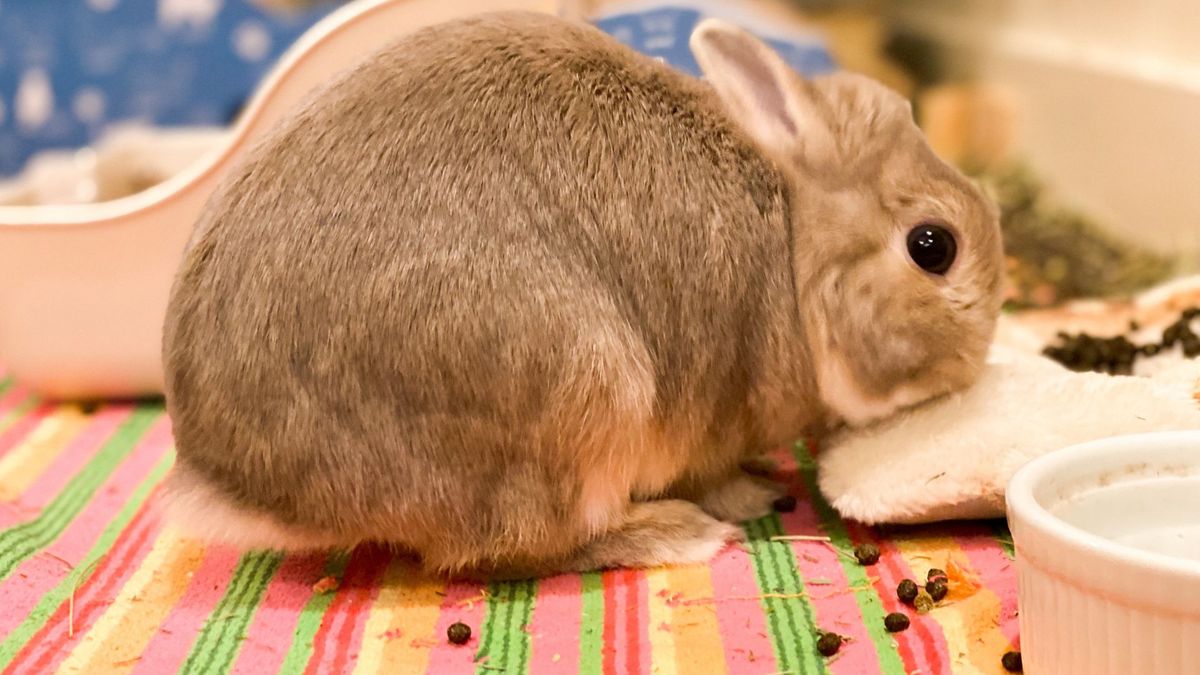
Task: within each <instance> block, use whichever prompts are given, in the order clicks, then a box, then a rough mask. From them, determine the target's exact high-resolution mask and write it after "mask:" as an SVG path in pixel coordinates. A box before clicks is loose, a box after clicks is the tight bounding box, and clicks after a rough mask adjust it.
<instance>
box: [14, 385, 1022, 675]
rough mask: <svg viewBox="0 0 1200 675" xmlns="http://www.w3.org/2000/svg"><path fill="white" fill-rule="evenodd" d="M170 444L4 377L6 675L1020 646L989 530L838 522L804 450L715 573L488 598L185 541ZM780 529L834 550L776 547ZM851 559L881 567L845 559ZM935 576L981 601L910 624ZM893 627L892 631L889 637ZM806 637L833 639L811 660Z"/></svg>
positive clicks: (657, 574)
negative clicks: (915, 589) (174, 496)
mask: <svg viewBox="0 0 1200 675" xmlns="http://www.w3.org/2000/svg"><path fill="white" fill-rule="evenodd" d="M171 443H172V440H171V428H170V423H169V420H168V418H167V416H166V415H165V414H164V413H163V409H162V406H161V405H160V404H157V403H148V404H141V405H129V404H123V405H119V404H106V405H100V406H99V407H97V408H95V409H85V408H82V407H80V406H77V405H60V406H55V405H50V404H47V403H43V402H41V401H40V400H38V398H36V397H35V396H32V395H31V394H30V393H29V392H28V390H27V389H25V388H24V387H22V386H21V385H20V384H18V383H14V382H13V381H12V380H11V379H3V376H2V375H0V669H2V670H3V672H4V673H54V672H57V673H88V674H92V673H138V674H143V673H145V674H151V675H160V674H162V673H171V672H184V673H229V672H232V673H251V674H254V675H260V674H262V673H271V672H284V673H302V672H303V673H376V672H383V673H471V672H473V673H477V674H478V675H489V674H492V673H514V674H515V673H526V672H529V673H573V672H583V673H647V674H649V673H658V674H662V675H669V674H671V673H706V674H707V673H745V674H748V675H766V674H768V673H794V674H796V675H801V674H804V675H807V674H810V673H823V672H830V673H840V674H852V673H877V672H878V673H889V674H891V673H906V674H911V673H917V672H920V673H922V674H924V675H929V674H933V673H999V672H1002V669H1001V667H1000V657H1001V655H1002V654H1003V653H1004V652H1005V651H1006V650H1008V649H1011V648H1013V645H1014V641H1015V640H1016V632H1017V619H1016V611H1015V610H1016V582H1015V575H1014V568H1013V564H1012V546H1011V540H1010V538H1009V535H1008V533H1007V531H1006V530H1005V528H1004V526H1003V524H1002V523H1001V524H998V523H964V524H954V525H945V526H939V527H936V528H924V529H897V530H893V531H882V530H878V529H869V528H865V527H862V526H860V525H857V524H855V523H849V522H844V521H842V520H840V519H839V518H838V516H837V515H836V514H835V513H834V512H833V511H832V510H831V509H830V508H829V506H828V505H827V504H826V503H825V502H824V501H823V500H822V499H821V498H820V496H819V495H818V494H817V493H816V487H815V483H814V480H813V464H812V462H811V457H810V455H809V454H808V453H807V451H806V450H805V449H804V447H803V446H802V445H801V446H797V448H796V450H795V452H791V453H787V452H785V453H780V459H781V472H780V476H779V477H780V478H782V479H783V480H786V481H787V483H788V485H789V487H790V489H791V494H793V495H795V496H796V497H797V498H798V500H799V506H798V508H797V509H796V510H795V512H793V513H784V514H779V515H776V516H771V517H768V518H764V519H762V520H759V521H757V522H752V523H748V524H746V526H745V528H746V534H747V538H748V541H747V542H746V543H745V544H744V545H742V546H740V547H731V548H729V549H728V550H726V551H725V552H724V553H722V554H721V555H720V556H719V557H718V558H717V559H716V560H714V561H713V562H712V563H711V564H710V565H707V566H694V567H681V568H673V569H655V570H648V571H627V570H622V571H611V572H604V573H594V574H584V575H569V576H559V577H555V578H551V579H543V580H539V581H529V582H522V583H497V584H491V585H486V586H484V585H476V584H465V583H450V584H447V583H444V582H442V581H440V580H437V579H431V578H427V577H424V576H422V575H421V574H420V573H419V572H418V571H417V569H416V567H415V566H414V565H413V563H412V562H411V561H410V560H406V559H402V558H398V557H393V556H391V555H389V554H388V553H386V552H384V551H382V550H380V549H378V548H373V547H360V548H358V549H356V550H354V551H352V552H350V553H348V554H339V555H304V556H299V555H287V556H285V555H277V554H264V553H253V554H239V553H238V552H236V551H234V550H230V549H228V548H223V547H206V546H203V545H201V544H199V543H196V542H193V541H188V540H185V539H182V538H180V537H179V536H177V535H176V534H175V533H174V532H173V531H172V530H171V529H170V528H164V526H163V523H162V521H161V518H160V514H159V509H158V507H159V505H160V500H161V498H162V481H163V476H164V474H166V472H167V471H168V470H169V469H170V467H171V463H172V460H173V452H172V449H171ZM896 479H897V480H904V477H903V476H897V477H896ZM783 534H788V535H812V536H824V537H828V538H829V541H828V542H824V541H817V540H811V541H793V542H775V541H771V537H772V536H777V535H783ZM863 542H873V543H875V544H877V545H878V546H879V548H880V549H881V551H882V553H883V555H882V557H881V558H880V560H879V562H878V563H877V564H875V565H872V566H868V567H863V566H860V565H859V564H858V563H857V562H856V561H855V560H853V558H852V556H849V555H847V553H846V552H847V551H848V550H850V549H851V548H852V547H853V545H854V544H856V543H863ZM930 567H940V568H942V569H947V567H949V568H950V569H952V570H956V572H957V571H958V570H961V576H963V577H973V578H975V579H976V580H977V581H978V586H977V587H976V586H975V585H972V584H959V585H956V588H955V590H954V592H952V593H951V595H950V596H949V597H948V598H947V600H946V601H944V602H943V603H942V606H940V607H938V608H936V609H934V610H933V611H932V612H930V613H929V614H927V615H918V614H917V613H916V612H914V611H912V610H911V609H909V608H906V607H904V606H902V605H901V604H900V602H899V601H898V600H897V599H896V594H895V588H896V585H897V583H898V582H899V581H900V580H902V579H904V578H906V577H912V578H917V579H919V580H922V581H923V580H924V579H925V575H926V572H927V570H928V569H929V568H930ZM954 576H959V575H958V574H955V575H954ZM893 611H904V612H906V613H908V614H909V616H910V617H911V618H912V626H911V627H910V628H909V629H908V630H907V631H904V632H901V633H896V634H890V633H887V632H886V631H885V630H884V627H883V617H884V615H886V614H887V613H888V612H893ZM456 621H461V622H464V623H466V624H468V625H469V626H471V627H472V628H473V630H474V635H473V636H472V638H471V640H470V642H469V643H467V644H466V645H463V646H455V645H453V644H450V643H449V642H448V641H447V640H446V630H447V628H448V626H449V625H450V624H451V623H454V622H456ZM819 629H820V630H825V631H832V632H836V633H838V634H841V635H844V636H846V637H848V638H849V642H848V643H846V644H845V645H844V646H843V647H842V649H841V651H840V652H839V653H838V654H836V655H835V656H833V657H832V658H825V657H822V656H820V655H819V654H818V653H817V651H816V648H815V642H816V639H817V637H816V636H817V631H818V630H819Z"/></svg>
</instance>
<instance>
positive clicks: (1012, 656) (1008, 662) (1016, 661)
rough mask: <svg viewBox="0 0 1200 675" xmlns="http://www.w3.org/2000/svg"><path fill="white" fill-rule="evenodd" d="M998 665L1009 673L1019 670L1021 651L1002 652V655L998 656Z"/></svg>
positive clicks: (1020, 669)
mask: <svg viewBox="0 0 1200 675" xmlns="http://www.w3.org/2000/svg"><path fill="white" fill-rule="evenodd" d="M1000 665H1002V666H1004V669H1005V670H1007V671H1008V672H1010V673H1019V672H1021V671H1022V668H1021V652H1004V656H1001V657H1000Z"/></svg>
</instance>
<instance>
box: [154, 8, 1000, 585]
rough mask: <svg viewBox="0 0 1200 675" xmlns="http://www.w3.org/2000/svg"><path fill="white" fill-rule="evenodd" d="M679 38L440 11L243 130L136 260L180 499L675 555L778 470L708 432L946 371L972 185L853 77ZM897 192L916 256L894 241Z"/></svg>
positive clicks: (405, 531)
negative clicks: (941, 251)
mask: <svg viewBox="0 0 1200 675" xmlns="http://www.w3.org/2000/svg"><path fill="white" fill-rule="evenodd" d="M692 44H693V49H694V51H695V52H696V54H697V56H698V58H699V60H700V62H701V64H702V66H703V67H704V69H705V72H706V75H707V76H708V78H709V80H710V81H711V83H712V85H710V84H706V83H705V82H702V81H699V80H695V79H692V78H689V77H687V76H685V75H682V74H680V73H677V72H676V71H674V70H672V69H671V68H669V67H667V66H665V65H662V64H660V63H657V62H655V61H653V60H651V59H648V58H645V57H642V56H640V55H637V54H636V53H634V52H633V51H631V50H629V49H628V48H626V47H624V46H622V45H620V44H618V43H617V42H615V41H614V40H612V39H611V38H609V37H607V36H605V35H604V34H602V33H601V32H599V31H597V30H595V29H593V28H591V27H587V26H584V25H579V24H575V23H571V22H566V21H563V20H560V19H556V18H553V17H549V16H541V15H534V14H516V13H513V14H493V15H487V16H482V17H478V18H473V19H469V20H462V21H457V22H453V23H448V24H443V25H440V26H436V27H432V28H428V29H424V30H421V31H419V32H417V33H415V34H412V35H410V36H408V37H406V38H404V39H402V40H400V41H399V42H397V43H395V44H394V45H393V46H391V47H388V48H386V49H385V50H383V51H382V52H379V53H378V54H376V55H374V56H372V57H371V58H370V59H368V60H367V61H366V62H364V63H363V64H361V65H360V66H359V67H357V68H355V69H354V70H352V71H351V72H349V73H347V74H345V75H344V76H343V77H341V78H339V79H337V80H335V81H334V82H332V83H331V84H330V85H328V86H327V87H326V88H325V89H324V90H323V91H321V92H320V93H319V94H318V95H316V96H315V97H312V98H311V99H310V100H309V102H308V103H307V104H305V105H304V106H303V107H301V108H300V109H299V110H298V111H297V112H296V113H295V114H293V115H292V116H291V117H290V118H289V119H288V120H286V121H285V122H284V123H282V124H281V125H280V126H279V127H278V128H276V129H275V130H274V131H273V132H272V133H271V134H270V135H269V136H268V137H267V138H266V139H265V140H264V142H263V143H261V144H260V145H259V146H258V147H257V148H256V149H255V150H254V151H253V152H252V153H251V154H250V155H249V157H248V158H247V160H246V161H245V162H244V164H243V165H242V166H241V167H240V169H238V170H236V171H235V173H234V174H233V175H232V176H231V178H230V179H229V180H227V181H226V182H225V184H224V185H223V186H222V188H221V189H220V190H219V191H218V192H217V194H215V195H214V197H213V199H212V201H211V202H210V204H209V206H208V208H207V209H206V212H205V215H204V216H203V218H202V220H201V221H200V223H198V225H197V228H196V232H195V234H194V236H193V239H192V242H191V243H190V245H189V248H188V251H187V254H186V259H185V262H184V264H183V266H182V268H181V270H180V272H179V275H178V279H177V281H176V284H175V288H174V290H173V294H172V299H171V303H170V309H169V316H168V318H167V323H166V334H165V347H164V352H165V362H166V369H167V390H168V405H169V409H170V412H171V415H172V417H173V420H174V424H175V434H176V439H177V447H178V463H177V466H176V468H175V469H174V477H173V479H172V490H173V493H174V512H175V513H176V514H177V517H178V520H179V521H180V523H181V524H182V525H184V526H185V527H186V528H187V529H188V530H189V531H191V532H193V533H195V534H197V535H199V536H202V537H205V538H209V539H215V540H221V541H227V542H232V543H235V544H238V545H241V546H246V547H269V548H293V549H294V548H311V547H330V546H350V545H353V544H355V543H357V542H359V541H364V540H374V541H382V542H387V543H391V544H395V545H397V546H400V547H403V548H405V549H409V550H412V551H414V552H416V553H418V554H419V555H420V556H421V557H422V559H423V560H424V562H425V564H426V565H427V566H428V567H430V568H431V569H436V570H440V571H446V572H451V573H472V574H476V573H477V574H490V575H507V576H524V575H530V574H543V573H549V572H558V571H568V570H587V569H596V568H602V567H613V566H651V565H657V564H662V563H683V562H695V561H702V560H706V559H707V558H709V557H710V556H712V555H713V554H714V553H715V552H716V551H718V550H719V549H720V548H721V547H722V546H724V545H725V543H726V542H727V541H729V540H733V539H735V538H737V537H738V535H739V532H740V530H739V529H738V528H737V527H735V526H734V525H732V524H729V523H733V522H737V521H740V520H744V519H749V518H754V517H758V516H761V515H763V514H765V513H767V512H768V511H769V509H770V504H771V502H772V500H773V499H775V498H776V497H777V496H779V495H780V494H781V490H780V489H779V488H778V487H777V486H775V485H774V484H772V483H770V482H767V481H764V480H763V479H760V478H756V477H752V476H750V475H749V474H747V473H745V472H743V471H742V470H741V469H739V463H740V462H741V461H743V460H746V459H748V458H752V457H754V456H757V455H758V454H759V453H761V452H763V451H764V450H767V449H770V448H771V447H773V446H778V445H780V444H783V443H787V442H790V441H791V440H793V439H794V438H796V437H798V436H800V435H802V434H804V433H812V432H818V431H820V430H822V429H826V428H829V427H832V426H835V425H839V424H842V423H843V421H846V420H849V421H851V422H859V421H864V420H866V419H870V418H873V417H878V416H881V415H885V414H887V413H889V412H891V411H892V410H894V409H896V408H897V407H898V406H903V405H908V404H911V403H914V402H917V401H920V400H924V399H927V398H930V397H933V396H936V395H939V394H941V393H944V392H946V391H949V390H951V389H954V388H959V387H962V386H965V385H967V384H968V383H969V382H970V381H971V380H972V379H973V378H974V377H975V375H976V374H977V373H978V371H979V369H980V366H981V363H982V359H983V356H984V352H985V349H986V345H987V343H988V340H989V337H990V335H991V333H992V330H993V324H994V321H995V317H996V314H997V310H998V307H999V297H1000V274H1001V271H1000V270H1001V253H1000V243H999V242H1000V239H999V231H998V226H997V223H996V216H995V213H994V211H993V209H992V207H991V206H990V205H989V204H988V203H987V202H986V201H985V200H984V199H983V197H982V196H981V195H980V193H979V192H978V191H977V190H976V189H975V188H974V187H973V186H972V185H971V184H969V183H968V182H967V181H966V180H965V179H964V178H963V177H962V176H961V175H960V174H958V173H957V172H955V171H954V170H952V169H951V168H949V167H948V166H946V165H945V164H943V163H942V162H940V161H939V160H938V159H937V158H936V157H935V156H934V155H933V154H932V152H931V151H930V150H929V149H928V147H927V146H926V144H925V142H924V141H923V139H922V137H921V135H920V133H919V131H918V129H917V128H916V126H915V125H914V124H913V122H912V119H911V115H910V113H909V109H908V106H907V103H906V102H904V101H903V100H902V99H900V98H899V97H898V96H897V95H895V94H894V93H892V92H890V91H888V90H885V89H884V88H883V87H882V86H881V85H878V84H876V83H874V82H871V81H869V80H866V79H864V78H860V77H856V76H851V75H844V74H839V75H833V76H830V77H825V78H821V79H818V80H813V81H803V80H801V79H800V78H799V77H798V76H796V75H795V74H794V73H792V72H791V71H788V70H787V69H786V68H785V67H784V66H783V64H782V62H781V61H779V59H778V57H777V56H776V55H775V54H774V53H773V52H770V51H769V50H768V49H767V48H766V47H764V46H763V45H762V44H761V43H759V42H758V41H756V40H755V39H754V38H752V37H750V36H749V35H747V34H745V33H743V32H741V31H739V30H737V29H735V28H733V27H731V26H728V25H726V24H722V23H717V22H711V21H710V22H706V23H705V24H704V25H703V26H702V27H700V28H699V29H698V30H697V32H696V34H695V36H694V37H693V41H692ZM927 218H937V219H939V220H941V221H944V222H946V223H949V224H951V226H952V227H953V228H955V230H956V232H957V233H958V237H959V247H960V252H959V260H958V262H956V264H955V267H954V268H953V269H952V270H951V271H950V273H948V274H947V275H946V276H945V277H937V278H935V277H932V276H931V275H928V274H926V273H924V272H922V271H921V270H919V269H918V268H916V267H915V266H914V264H913V263H912V262H911V261H910V260H908V258H907V257H906V252H905V248H904V243H903V236H904V233H905V232H906V231H907V229H908V228H909V227H911V226H912V225H913V224H915V223H917V222H919V221H921V220H922V219H927ZM897 242H899V243H897Z"/></svg>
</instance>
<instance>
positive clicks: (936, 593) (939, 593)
mask: <svg viewBox="0 0 1200 675" xmlns="http://www.w3.org/2000/svg"><path fill="white" fill-rule="evenodd" d="M949 591H950V587H949V586H947V585H946V582H944V581H942V580H940V579H938V580H936V581H930V582H928V583H926V584H925V592H926V593H928V594H929V597H930V598H932V599H933V601H934V602H941V601H942V598H945V597H946V593H948V592H949Z"/></svg>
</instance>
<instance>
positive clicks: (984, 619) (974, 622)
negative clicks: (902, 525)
mask: <svg viewBox="0 0 1200 675" xmlns="http://www.w3.org/2000/svg"><path fill="white" fill-rule="evenodd" d="M896 545H897V547H898V548H899V549H900V553H901V554H902V555H903V556H904V559H905V560H906V561H907V562H908V565H909V567H911V568H912V569H913V572H914V573H915V574H916V575H918V576H921V575H923V574H924V573H925V571H926V570H928V569H929V568H930V567H938V568H941V569H945V568H946V562H947V560H950V559H953V560H954V561H956V562H957V563H958V564H959V566H961V567H962V568H963V569H964V570H965V571H967V572H974V570H973V569H971V568H970V567H969V565H968V563H969V558H967V555H966V553H964V552H963V550H962V548H961V547H960V546H959V545H958V542H956V541H955V540H954V539H953V538H951V537H929V538H922V539H916V540H913V539H899V540H897V541H896ZM921 578H923V576H921ZM930 616H932V617H933V618H934V620H935V621H937V623H938V625H939V626H941V628H942V634H943V635H944V636H945V638H946V651H947V652H949V653H948V658H949V660H950V663H951V667H952V668H953V672H954V673H956V674H957V673H962V674H970V675H973V674H975V673H1002V672H1004V671H1003V668H1002V667H1001V666H1000V656H1001V655H1003V654H1004V652H1005V651H1006V650H1007V649H1008V648H1009V642H1008V639H1007V638H1005V637H1004V633H1002V632H1001V631H1000V627H999V625H998V624H997V623H996V622H995V621H993V620H992V619H993V618H998V617H999V616H1000V598H998V597H997V596H996V594H995V593H994V592H992V591H991V590H990V589H988V588H984V587H982V586H981V587H980V588H979V589H977V590H976V591H975V593H974V594H972V595H971V596H969V597H966V598H963V599H961V600H955V601H953V602H948V603H947V604H945V605H942V606H941V607H938V608H937V609H935V610H933V612H931V613H930Z"/></svg>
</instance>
